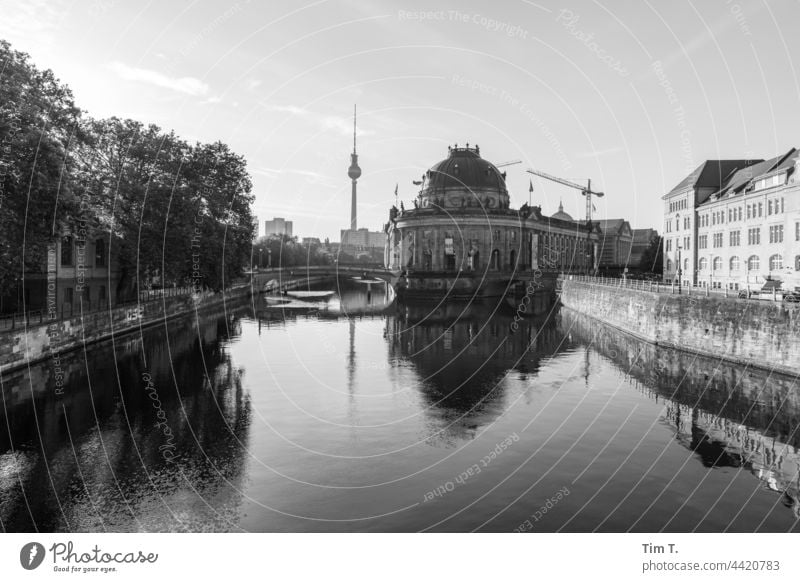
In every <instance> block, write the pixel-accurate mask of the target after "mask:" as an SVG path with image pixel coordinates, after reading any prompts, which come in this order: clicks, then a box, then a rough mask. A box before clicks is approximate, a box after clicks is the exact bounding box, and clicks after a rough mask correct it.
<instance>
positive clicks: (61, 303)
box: [19, 234, 119, 313]
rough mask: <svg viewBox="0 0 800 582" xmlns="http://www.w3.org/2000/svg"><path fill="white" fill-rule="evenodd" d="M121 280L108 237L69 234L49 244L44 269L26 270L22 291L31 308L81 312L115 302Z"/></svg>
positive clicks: (114, 303) (26, 302)
mask: <svg viewBox="0 0 800 582" xmlns="http://www.w3.org/2000/svg"><path fill="white" fill-rule="evenodd" d="M118 282H119V272H118V269H117V267H116V261H113V260H112V257H111V256H110V253H109V243H108V239H107V238H106V237H104V236H100V235H96V236H92V237H86V238H85V239H82V238H80V237H77V236H74V235H72V234H66V235H64V236H62V237H60V238H59V239H58V240H56V241H55V242H53V243H51V244H50V245H48V248H47V255H46V260H45V264H44V265H43V266H42V269H41V270H38V271H36V272H29V273H26V275H25V280H24V282H23V285H22V293H23V294H24V297H25V306H26V309H28V310H36V309H42V310H47V311H50V312H52V311H53V310H55V311H56V312H57V313H79V312H80V310H81V308H82V309H83V310H84V311H90V310H93V309H98V308H101V307H105V306H109V305H111V306H113V305H116V303H117V284H118ZM19 309H20V310H21V302H20V305H19Z"/></svg>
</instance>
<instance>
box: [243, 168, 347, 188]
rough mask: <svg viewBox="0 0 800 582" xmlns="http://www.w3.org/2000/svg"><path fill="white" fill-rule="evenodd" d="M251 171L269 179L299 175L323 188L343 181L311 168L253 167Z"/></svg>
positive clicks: (336, 186)
mask: <svg viewBox="0 0 800 582" xmlns="http://www.w3.org/2000/svg"><path fill="white" fill-rule="evenodd" d="M251 171H252V173H253V174H258V175H260V176H266V177H267V178H270V179H275V178H277V177H278V176H282V177H287V176H300V177H301V178H305V181H306V182H308V183H309V184H314V185H317V186H323V187H325V188H338V187H339V186H341V184H342V183H343V181H342V180H335V179H333V178H331V177H330V176H327V175H325V174H321V173H320V172H314V171H312V170H299V169H295V168H255V169H253V170H251Z"/></svg>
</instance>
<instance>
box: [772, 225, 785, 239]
mask: <svg viewBox="0 0 800 582" xmlns="http://www.w3.org/2000/svg"><path fill="white" fill-rule="evenodd" d="M769 242H771V243H782V242H783V225H782V224H775V225H772V226H770V227H769Z"/></svg>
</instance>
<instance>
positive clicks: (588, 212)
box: [528, 170, 605, 222]
mask: <svg viewBox="0 0 800 582" xmlns="http://www.w3.org/2000/svg"><path fill="white" fill-rule="evenodd" d="M528 173H529V174H533V175H534V176H539V177H540V178H545V179H546V180H550V181H552V182H556V183H558V184H562V185H564V186H569V187H570V188H575V189H576V190H580V191H581V194H583V195H584V196H586V221H587V222H591V221H592V196H597V197H598V198H602V197H603V196H605V194H604V193H603V192H595V191H594V190H592V181H591V180H588V183H587V185H586V187H583V186H581V185H580V184H576V183H575V182H570V181H569V180H565V179H564V178H559V177H558V176H552V175H550V174H547V173H546V172H541V171H539V170H528Z"/></svg>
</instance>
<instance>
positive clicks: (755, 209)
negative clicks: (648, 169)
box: [664, 148, 800, 290]
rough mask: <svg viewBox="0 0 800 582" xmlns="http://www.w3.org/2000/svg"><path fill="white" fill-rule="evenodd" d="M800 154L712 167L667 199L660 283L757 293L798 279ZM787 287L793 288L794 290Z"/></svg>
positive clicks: (703, 169) (712, 163)
mask: <svg viewBox="0 0 800 582" xmlns="http://www.w3.org/2000/svg"><path fill="white" fill-rule="evenodd" d="M799 168H800V152H798V151H797V150H795V149H794V148H793V149H791V150H789V151H788V152H786V153H784V154H782V155H780V156H777V157H774V158H772V159H769V160H710V161H707V162H705V163H704V164H703V165H702V166H700V168H698V169H697V170H696V171H695V172H693V173H692V174H691V175H690V176H688V177H687V178H686V179H684V180H683V181H682V182H681V184H679V185H678V186H677V187H676V188H674V189H673V190H672V191H671V192H670V193H669V194H667V195H666V196H665V197H664V203H665V206H664V209H665V222H664V227H665V235H664V278H665V280H680V281H681V282H682V284H683V285H698V286H701V287H710V288H713V289H724V288H726V289H733V290H737V289H744V288H750V289H755V288H760V287H761V286H763V285H764V283H765V282H766V281H768V280H780V281H791V280H793V279H796V278H797V277H798V275H797V273H798V272H800V192H799V191H800V172H799V171H798V169H799ZM791 286H794V284H793V283H792V284H791Z"/></svg>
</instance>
